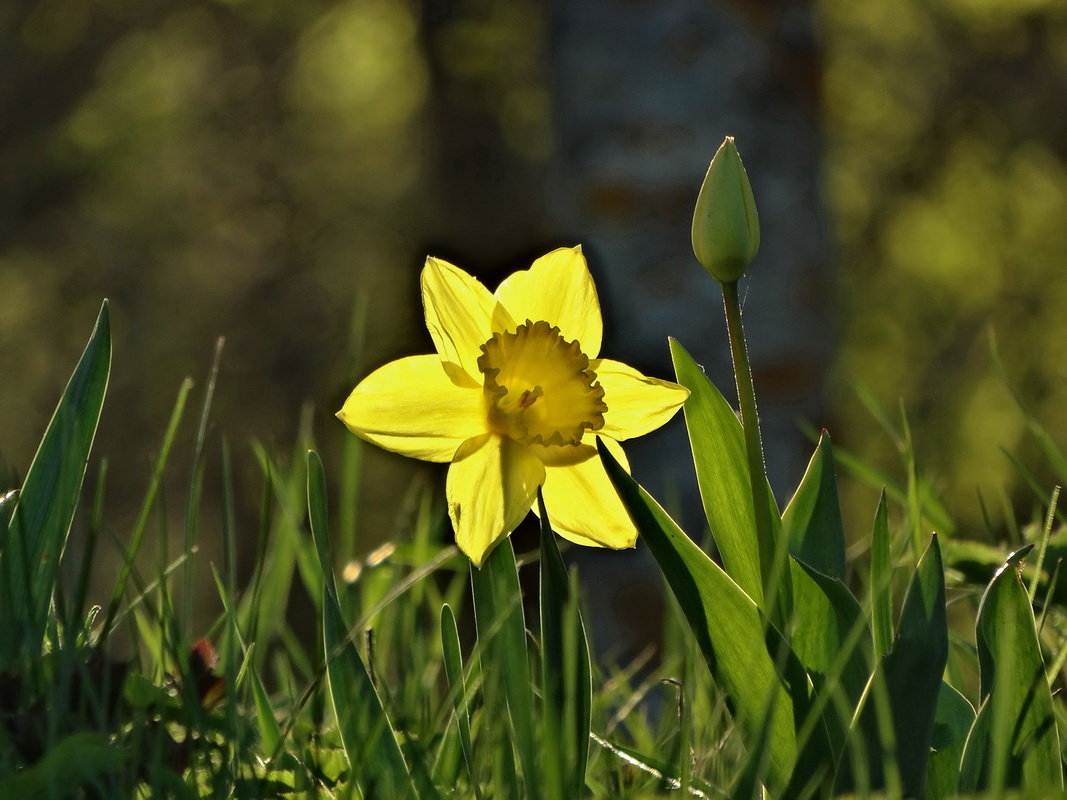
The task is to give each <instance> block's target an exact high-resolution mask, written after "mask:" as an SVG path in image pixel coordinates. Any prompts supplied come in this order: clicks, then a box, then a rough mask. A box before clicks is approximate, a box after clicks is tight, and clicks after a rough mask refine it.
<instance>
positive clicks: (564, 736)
mask: <svg viewBox="0 0 1067 800" xmlns="http://www.w3.org/2000/svg"><path fill="white" fill-rule="evenodd" d="M537 503H538V506H539V509H540V512H541V513H540V516H541V681H542V685H541V693H542V697H543V699H544V744H545V755H544V761H543V763H544V764H545V767H546V781H545V782H546V784H549V778H550V777H551V778H552V779H553V780H552V781H551V785H550V786H546V791H550V792H552V794H550V795H549V796H552V797H558V798H560V800H572V798H579V797H581V796H582V795H583V794H584V793H585V770H586V764H587V762H588V759H589V726H590V722H591V719H590V717H591V713H592V692H593V687H592V673H591V668H590V664H589V644H588V641H587V640H586V636H585V624H584V623H583V621H582V615H581V611H580V610H579V608H578V596H577V594H576V593H575V592H574V591H573V589H572V586H571V583H570V581H569V580H568V578H567V569H566V567H565V566H564V563H563V557H562V556H561V555H560V553H559V547H558V546H557V545H556V537H555V534H553V533H552V527H551V524H550V522H549V519H548V513H547V512H546V510H545V506H544V500H543V498H542V497H541V492H540V490H538V495H537Z"/></svg>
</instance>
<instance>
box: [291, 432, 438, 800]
mask: <svg viewBox="0 0 1067 800" xmlns="http://www.w3.org/2000/svg"><path fill="white" fill-rule="evenodd" d="M307 496H308V517H309V519H310V522H311V533H312V536H313V538H314V540H315V547H316V550H317V552H318V558H319V568H320V569H321V570H322V595H323V602H322V635H323V645H324V647H325V653H326V675H327V678H328V682H329V693H330V700H331V702H332V703H333V709H334V715H335V716H336V718H337V725H338V732H339V734H340V736H341V742H342V744H343V746H344V749H345V753H346V754H347V756H348V763H349V766H350V767H351V769H352V773H353V775H354V777H355V780H356V781H357V783H358V785H359V787H360V789H361V791H362V792H363V796H364V797H383V798H384V797H389V798H394V797H395V798H409V799H410V800H418V798H419V793H418V792H417V791H416V789H415V784H414V782H413V781H412V777H411V774H410V773H409V772H408V767H407V764H406V763H405V761H404V756H403V754H402V752H401V750H400V745H399V743H398V742H397V739H396V734H395V733H394V732H393V728H392V725H391V724H390V722H389V719H388V717H387V716H386V714H385V709H384V708H383V707H382V701H381V698H380V697H379V696H378V692H377V691H376V690H375V688H374V684H373V682H372V681H371V678H370V674H369V673H368V672H367V666H366V664H364V662H363V659H362V658H361V657H360V655H359V652H358V651H357V650H356V648H355V646H354V645H352V643H351V642H349V641H348V639H347V632H346V629H345V623H344V619H343V618H342V615H341V604H340V601H339V598H338V595H337V584H336V581H335V580H334V575H333V566H332V564H333V562H332V561H331V558H330V544H329V538H328V534H327V528H326V476H325V475H324V473H323V469H322V461H320V460H319V457H318V454H317V453H315V452H314V451H310V452H309V453H308V457H307Z"/></svg>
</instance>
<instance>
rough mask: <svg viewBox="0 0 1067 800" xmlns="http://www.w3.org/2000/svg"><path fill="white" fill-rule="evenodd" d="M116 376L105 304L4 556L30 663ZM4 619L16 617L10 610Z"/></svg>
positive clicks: (37, 461)
mask: <svg viewBox="0 0 1067 800" xmlns="http://www.w3.org/2000/svg"><path fill="white" fill-rule="evenodd" d="M110 372H111V325H110V321H109V315H108V304H107V301H106V300H105V301H104V303H103V305H102V306H101V307H100V314H99V316H98V317H97V320H96V326H95V327H94V328H93V332H92V335H91V336H90V337H89V342H88V344H86V346H85V350H84V352H83V353H82V355H81V358H80V359H79V361H78V365H77V367H75V369H74V372H73V374H72V375H71V377H70V380H69V381H68V383H67V386H66V388H65V389H64V390H63V395H62V397H61V398H60V400H59V404H58V405H57V406H56V410H55V412H54V414H53V415H52V419H51V421H50V422H49V423H48V427H47V429H46V430H45V433H44V437H43V438H42V439H41V444H40V446H39V447H38V449H37V453H36V455H34V457H33V462H32V463H31V464H30V468H29V470H28V471H27V472H26V479H25V481H23V484H22V489H21V491H20V492H19V494H18V500H17V503H16V506H15V510H14V513H13V516H12V519H11V525H10V529H9V531H8V535H7V537H6V541H4V542H3V544H2V551H0V552H2V555H0V557H2V558H3V560H4V562H5V564H4V573H3V574H4V579H5V580H7V581H8V582H9V586H8V594H9V596H10V598H11V600H12V601H14V602H16V603H19V604H26V605H25V614H24V615H22V614H18V613H16V614H15V616H16V617H19V618H21V619H22V620H25V621H26V623H27V626H28V627H27V628H26V630H25V631H24V632H23V633H24V639H23V645H24V647H26V648H27V653H26V654H27V655H28V656H33V657H36V656H37V655H38V654H39V653H40V645H41V641H42V638H43V635H44V628H45V619H46V617H47V614H48V606H49V604H50V603H51V601H52V592H53V589H54V586H55V581H56V576H57V574H58V570H59V561H60V558H61V556H62V555H63V550H64V548H65V547H66V543H67V535H68V534H69V532H70V526H71V522H72V520H73V519H74V512H75V510H76V509H77V506H78V498H79V496H80V494H81V486H82V481H83V480H84V478H85V468H86V465H87V464H88V460H89V451H90V449H91V448H92V444H93V439H94V438H95V436H96V428H97V424H98V423H99V421H100V412H101V409H102V408H103V405H104V395H105V394H106V392H107V384H108V377H109V375H110ZM4 616H5V617H9V618H10V617H11V611H10V610H9V611H8V613H6V614H5V615H4ZM5 638H7V637H5Z"/></svg>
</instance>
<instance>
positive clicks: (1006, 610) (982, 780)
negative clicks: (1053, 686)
mask: <svg viewBox="0 0 1067 800" xmlns="http://www.w3.org/2000/svg"><path fill="white" fill-rule="evenodd" d="M1032 547H1033V546H1032V545H1027V546H1026V547H1025V548H1023V549H1022V550H1019V551H1018V552H1016V553H1013V554H1012V555H1011V556H1009V557H1008V559H1007V561H1006V562H1005V563H1004V565H1003V566H1002V567H1001V568H1000V569H999V570H998V571H997V573H996V575H995V576H994V577H993V580H992V581H990V583H989V586H988V587H987V588H986V591H985V594H984V595H983V596H982V602H981V604H980V605H979V607H978V621H977V623H976V633H977V643H978V663H979V675H980V678H981V697H982V708H981V710H980V711H979V714H978V718H977V719H976V720H975V723H974V726H973V727H972V729H971V733H970V736H968V738H967V746H966V750H965V752H964V755H963V766H962V767H961V771H960V790H961V791H975V790H982V789H986V788H992V789H994V790H1002V789H1004V788H1007V787H1012V788H1021V789H1028V790H1039V789H1040V790H1044V791H1048V790H1051V789H1062V788H1063V767H1062V762H1061V756H1060V742H1059V734H1058V732H1057V730H1056V716H1055V711H1054V708H1053V702H1052V694H1051V692H1050V690H1049V685H1048V680H1047V678H1046V677H1045V665H1044V662H1043V661H1042V659H1041V648H1040V645H1039V643H1038V638H1037V627H1036V624H1035V622H1034V613H1033V608H1032V607H1031V605H1030V598H1029V596H1028V595H1027V592H1026V588H1025V587H1024V586H1023V584H1022V581H1021V579H1020V576H1019V570H1020V566H1019V565H1020V562H1021V561H1022V559H1023V558H1024V557H1025V556H1026V555H1027V554H1028V553H1029V551H1030V550H1031V549H1032Z"/></svg>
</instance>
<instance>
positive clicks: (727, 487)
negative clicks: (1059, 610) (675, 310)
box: [670, 339, 773, 607]
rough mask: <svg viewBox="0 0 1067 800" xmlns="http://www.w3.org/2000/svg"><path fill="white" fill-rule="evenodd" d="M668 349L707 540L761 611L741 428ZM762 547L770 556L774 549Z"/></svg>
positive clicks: (683, 358)
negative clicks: (684, 394) (681, 392)
mask: <svg viewBox="0 0 1067 800" xmlns="http://www.w3.org/2000/svg"><path fill="white" fill-rule="evenodd" d="M670 346H671V358H672V359H673V360H674V372H675V375H676V377H677V379H678V383H680V384H681V385H682V386H684V387H685V388H686V389H688V390H689V392H690V395H689V399H688V400H686V402H685V405H684V406H683V409H684V413H685V427H686V430H687V431H688V432H689V444H690V447H691V448H692V451H693V465H694V467H695V469H696V476H697V484H698V486H699V487H700V499H701V501H702V502H703V504H704V514H705V515H706V516H707V519H708V526H709V527H710V528H711V535H712V537H713V538H714V539H715V546H716V547H717V548H718V550H719V555H721V556H722V562H723V565H724V567H725V568H726V572H727V573H728V574H729V575H730V577H731V578H732V579H733V580H734V582H735V583H736V584H737V585H738V586H740V587H741V589H742V590H743V591H744V592H745V593H746V594H747V595H748V596H749V597H751V598H752V599H753V600H754V601H755V602H756V603H757V605H760V606H761V607H762V606H763V581H762V578H761V575H760V543H759V541H758V539H757V535H756V523H755V516H754V514H753V510H752V489H751V486H750V485H749V477H748V460H747V456H746V453H745V436H744V431H742V429H741V422H740V420H739V419H738V418H737V414H736V413H735V412H734V410H733V408H732V407H731V406H730V404H729V403H728V402H727V401H726V398H724V397H723V396H722V394H720V393H719V390H718V389H716V388H715V385H714V384H712V382H711V381H710V380H708V377H707V376H706V375H705V374H704V370H703V369H701V367H700V366H699V365H698V364H697V363H696V362H695V361H694V360H693V358H692V356H690V355H689V353H688V352H686V349H685V348H684V347H682V345H681V344H679V343H678V342H676V341H675V340H674V339H671V342H670ZM766 546H767V548H768V552H771V551H772V550H773V543H767V545H766Z"/></svg>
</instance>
